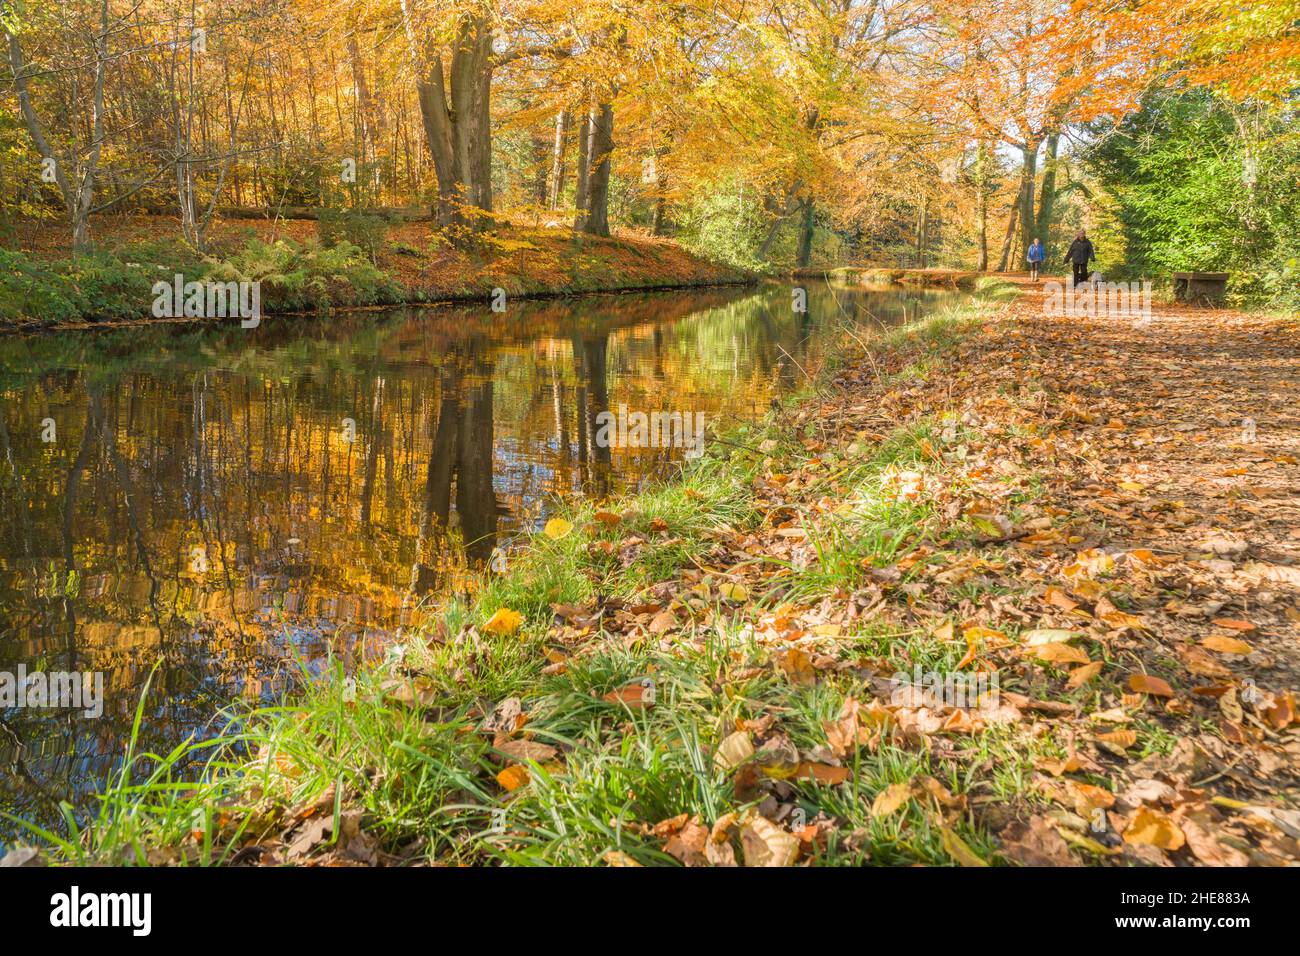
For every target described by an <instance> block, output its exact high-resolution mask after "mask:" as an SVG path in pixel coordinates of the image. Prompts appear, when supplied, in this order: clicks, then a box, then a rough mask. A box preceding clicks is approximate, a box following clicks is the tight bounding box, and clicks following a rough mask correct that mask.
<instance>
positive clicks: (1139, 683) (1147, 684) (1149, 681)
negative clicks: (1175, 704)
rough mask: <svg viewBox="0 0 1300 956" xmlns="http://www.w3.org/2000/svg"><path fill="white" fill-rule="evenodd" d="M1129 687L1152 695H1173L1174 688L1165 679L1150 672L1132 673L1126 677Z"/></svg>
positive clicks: (1140, 692)
mask: <svg viewBox="0 0 1300 956" xmlns="http://www.w3.org/2000/svg"><path fill="white" fill-rule="evenodd" d="M1128 686H1129V689H1130V690H1132V691H1136V692H1137V693H1139V694H1151V695H1152V696H1153V697H1173V696H1174V689H1173V688H1172V687H1170V686H1169V684H1168V683H1167V682H1166V681H1163V680H1161V679H1160V678H1159V677H1153V676H1152V675H1151V674H1133V675H1132V676H1130V677H1129V679H1128Z"/></svg>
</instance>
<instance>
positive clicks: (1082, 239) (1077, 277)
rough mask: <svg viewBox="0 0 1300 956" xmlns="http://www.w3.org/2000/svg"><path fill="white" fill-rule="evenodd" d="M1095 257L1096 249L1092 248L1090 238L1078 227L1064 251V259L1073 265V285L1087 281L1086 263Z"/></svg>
mask: <svg viewBox="0 0 1300 956" xmlns="http://www.w3.org/2000/svg"><path fill="white" fill-rule="evenodd" d="M1096 258H1097V250H1096V249H1094V248H1093V246H1092V240H1091V239H1089V238H1088V235H1087V233H1085V232H1084V231H1083V230H1082V229H1080V230H1079V234H1078V235H1077V236H1075V237H1074V242H1072V243H1070V248H1069V250H1068V251H1067V252H1066V253H1065V261H1066V262H1069V263H1073V265H1074V285H1082V284H1083V283H1085V282H1087V281H1088V263H1089V262H1091V261H1092V260H1094V259H1096Z"/></svg>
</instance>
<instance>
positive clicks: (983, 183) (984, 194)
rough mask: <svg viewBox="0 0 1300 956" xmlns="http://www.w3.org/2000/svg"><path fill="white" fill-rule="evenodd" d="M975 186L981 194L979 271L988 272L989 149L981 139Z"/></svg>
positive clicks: (977, 232)
mask: <svg viewBox="0 0 1300 956" xmlns="http://www.w3.org/2000/svg"><path fill="white" fill-rule="evenodd" d="M975 188H976V189H977V190H979V195H977V196H976V197H975V235H976V241H977V242H978V244H979V258H978V259H977V260H976V263H975V269H976V271H977V272H987V271H988V268H989V190H988V150H987V147H985V145H984V141H983V140H980V143H979V147H978V150H977V153H976V157H975Z"/></svg>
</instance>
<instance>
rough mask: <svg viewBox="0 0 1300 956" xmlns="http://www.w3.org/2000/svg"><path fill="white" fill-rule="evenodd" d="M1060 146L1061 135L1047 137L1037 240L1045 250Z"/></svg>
mask: <svg viewBox="0 0 1300 956" xmlns="http://www.w3.org/2000/svg"><path fill="white" fill-rule="evenodd" d="M1060 144H1061V135H1060V134H1059V133H1053V134H1052V135H1050V136H1048V137H1047V158H1046V161H1045V162H1044V164H1043V186H1042V191H1041V192H1040V193H1039V197H1038V228H1037V234H1038V238H1040V239H1042V240H1043V246H1044V248H1046V247H1047V246H1048V244H1049V242H1050V239H1051V232H1052V213H1053V212H1054V208H1053V207H1055V205H1056V156H1057V150H1058V149H1059V147H1060Z"/></svg>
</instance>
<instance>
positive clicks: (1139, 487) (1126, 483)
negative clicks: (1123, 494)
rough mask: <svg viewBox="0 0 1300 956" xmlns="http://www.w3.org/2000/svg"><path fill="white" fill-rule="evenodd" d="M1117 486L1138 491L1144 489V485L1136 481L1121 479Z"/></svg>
mask: <svg viewBox="0 0 1300 956" xmlns="http://www.w3.org/2000/svg"><path fill="white" fill-rule="evenodd" d="M1119 486H1120V487H1121V488H1123V489H1124V490H1125V491H1132V492H1138V491H1143V490H1145V489H1146V485H1140V484H1138V483H1137V482H1136V481H1121V482H1120V483H1119Z"/></svg>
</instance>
